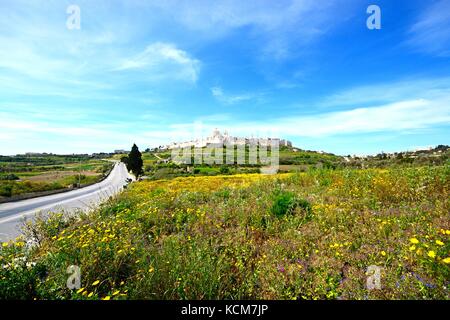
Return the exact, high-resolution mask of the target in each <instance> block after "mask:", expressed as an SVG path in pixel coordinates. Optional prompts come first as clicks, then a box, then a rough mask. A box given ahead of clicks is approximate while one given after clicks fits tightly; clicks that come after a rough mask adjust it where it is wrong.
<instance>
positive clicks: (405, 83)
mask: <svg viewBox="0 0 450 320" xmlns="http://www.w3.org/2000/svg"><path fill="white" fill-rule="evenodd" d="M442 96H450V78H428V79H426V78H424V79H406V80H400V81H394V82H386V83H379V84H372V85H366V86H358V87H353V88H350V89H346V90H343V91H340V92H337V93H334V94H332V95H330V96H327V97H325V98H324V99H323V100H322V101H320V102H319V103H318V105H319V106H320V107H340V106H347V107H363V106H373V105H374V104H383V103H393V102H397V101H403V100H411V99H429V100H435V99H439V98H440V97H442Z"/></svg>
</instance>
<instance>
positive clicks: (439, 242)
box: [436, 240, 444, 246]
mask: <svg viewBox="0 0 450 320" xmlns="http://www.w3.org/2000/svg"><path fill="white" fill-rule="evenodd" d="M436 244H438V245H440V246H443V245H444V243H443V242H442V241H441V240H436Z"/></svg>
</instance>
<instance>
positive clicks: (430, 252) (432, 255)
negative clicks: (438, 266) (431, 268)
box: [428, 250, 436, 259]
mask: <svg viewBox="0 0 450 320" xmlns="http://www.w3.org/2000/svg"><path fill="white" fill-rule="evenodd" d="M428 256H429V257H430V258H433V259H434V258H435V257H436V252H434V251H433V250H430V251H428Z"/></svg>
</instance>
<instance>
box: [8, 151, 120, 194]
mask: <svg viewBox="0 0 450 320" xmlns="http://www.w3.org/2000/svg"><path fill="white" fill-rule="evenodd" d="M110 168H111V163H108V162H105V161H103V160H101V159H92V158H90V157H87V156H59V155H38V156H12V157H5V156H1V157H0V199H5V198H10V197H13V196H18V195H23V194H29V193H35V192H41V191H50V190H59V189H64V188H67V187H72V186H73V185H76V184H78V183H79V182H80V183H81V184H82V185H83V184H90V183H94V182H97V181H99V180H100V179H101V178H102V177H103V175H104V174H105V173H107V171H108V170H109V169H110Z"/></svg>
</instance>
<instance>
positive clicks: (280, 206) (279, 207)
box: [271, 191, 312, 217]
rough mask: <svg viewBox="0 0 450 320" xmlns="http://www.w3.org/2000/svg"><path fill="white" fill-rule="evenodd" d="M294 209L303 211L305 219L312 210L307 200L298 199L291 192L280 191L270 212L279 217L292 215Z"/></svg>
mask: <svg viewBox="0 0 450 320" xmlns="http://www.w3.org/2000/svg"><path fill="white" fill-rule="evenodd" d="M296 208H300V209H301V210H303V211H304V212H305V217H310V215H311V211H312V209H311V204H310V203H309V202H308V200H305V199H301V198H298V197H296V195H295V194H294V193H292V192H288V191H281V192H279V193H278V194H277V196H276V197H275V199H274V201H273V205H272V209H271V211H272V213H273V214H274V215H276V216H278V217H280V216H284V215H286V214H292V213H293V212H294V210H295V209H296Z"/></svg>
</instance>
